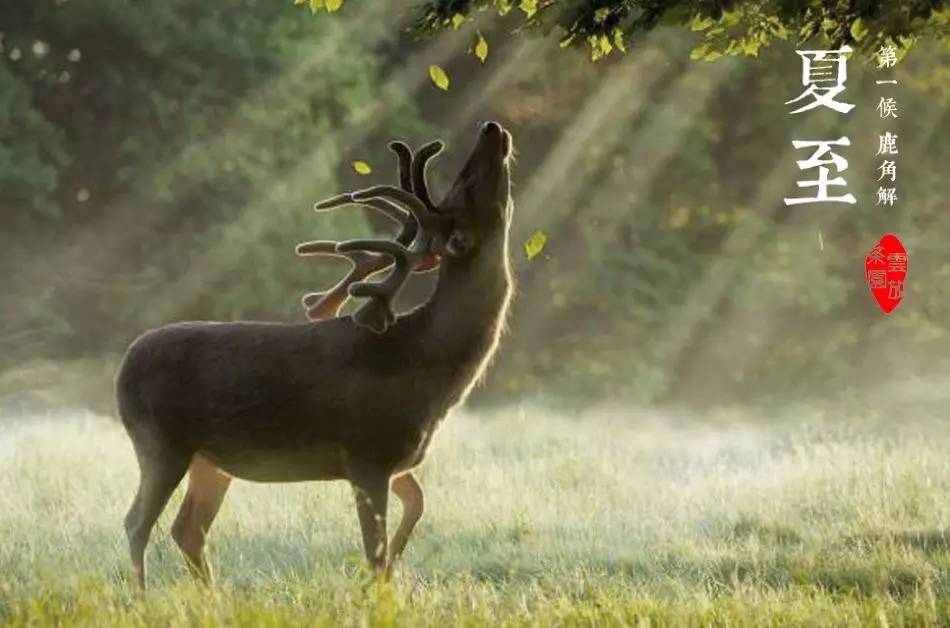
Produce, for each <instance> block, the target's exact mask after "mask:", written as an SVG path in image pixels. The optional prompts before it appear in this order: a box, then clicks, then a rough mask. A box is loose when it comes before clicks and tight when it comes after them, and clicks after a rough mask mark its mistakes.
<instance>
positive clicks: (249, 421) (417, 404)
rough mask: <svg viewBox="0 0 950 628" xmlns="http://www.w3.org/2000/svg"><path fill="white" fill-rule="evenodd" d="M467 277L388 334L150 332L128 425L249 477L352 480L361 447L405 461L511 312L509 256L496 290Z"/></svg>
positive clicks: (383, 462)
mask: <svg viewBox="0 0 950 628" xmlns="http://www.w3.org/2000/svg"><path fill="white" fill-rule="evenodd" d="M486 253H487V252H486ZM494 253H495V254H496V255H497V254H499V252H498V251H496V252H494ZM475 262H477V260H475ZM455 274H456V275H460V274H464V271H458V272H456V273H455ZM457 283H460V284H463V285H465V284H466V281H465V279H464V278H463V277H458V276H452V275H451V274H450V273H447V274H446V275H445V276H443V278H441V281H440V285H439V286H438V287H437V290H436V293H435V294H434V295H433V297H432V298H431V299H430V301H429V302H428V303H427V304H426V305H424V306H422V307H420V308H417V309H416V310H414V311H413V312H411V313H409V314H407V315H404V316H402V317H400V318H399V319H398V320H397V321H396V323H395V325H394V326H393V327H391V328H389V329H388V330H387V331H386V333H384V334H376V333H374V332H372V331H369V330H367V329H364V328H362V327H359V326H357V325H356V324H355V323H354V322H353V321H352V320H351V319H350V318H334V319H330V320H327V321H323V322H320V323H302V324H281V323H254V322H238V323H208V322H198V323H178V324H174V325H169V326H167V327H163V328H161V329H158V330H155V331H151V332H148V333H146V334H145V335H143V336H142V337H140V338H139V339H138V340H136V342H135V343H133V344H132V346H131V347H130V349H129V352H128V355H127V357H126V359H125V362H124V365H123V367H122V369H121V370H120V374H119V378H118V386H117V389H118V391H119V408H120V414H121V416H122V417H123V420H124V422H125V425H126V428H127V429H128V431H129V432H130V434H141V435H142V437H144V438H149V439H154V440H158V441H162V442H166V443H169V444H170V445H169V446H174V447H178V448H182V449H183V450H187V451H190V452H191V453H192V454H195V453H198V454H201V455H202V456H204V457H205V458H207V459H208V460H209V461H211V462H213V463H215V465H217V466H218V467H219V468H221V469H222V470H223V471H225V472H227V473H228V474H229V475H231V476H234V477H238V478H242V479H246V480H253V481H258V482H292V481H304V480H332V479H345V478H346V477H347V472H346V461H347V459H348V458H352V457H355V458H360V457H363V458H368V459H370V460H371V461H372V462H374V463H376V464H378V465H380V466H382V467H384V468H386V469H388V470H390V471H391V472H392V473H394V474H395V473H397V472H400V471H406V470H408V469H410V468H412V467H414V466H416V465H418V464H419V462H421V461H422V456H423V455H424V454H425V448H426V446H427V445H428V443H429V441H430V439H431V436H432V433H433V431H434V429H435V428H436V427H437V424H438V423H439V422H440V421H441V419H442V418H444V417H445V415H446V413H447V412H448V411H449V409H450V408H451V407H452V406H454V405H455V404H456V403H458V402H459V401H460V400H461V399H462V397H463V396H464V393H465V392H466V390H467V388H468V387H469V386H470V385H471V384H472V383H473V382H474V381H475V379H477V377H478V375H479V373H480V371H481V369H482V367H483V365H484V364H485V362H486V361H487V360H488V359H490V356H491V353H492V349H493V348H494V345H495V344H496V343H497V339H498V334H499V332H500V329H501V325H502V322H503V317H504V313H505V309H506V304H507V301H508V299H509V294H510V282H509V279H508V269H507V264H501V265H499V269H498V275H497V276H495V277H492V278H491V281H483V284H487V285H488V286H490V287H491V289H490V290H478V291H476V290H455V289H453V287H452V286H454V285H456V284H457ZM474 313H478V316H473V314H474ZM439 330H441V331H442V332H443V333H441V334H440V333H437V332H438V331H439ZM407 379H411V381H408V382H407ZM407 384H408V385H407ZM433 391H437V392H433Z"/></svg>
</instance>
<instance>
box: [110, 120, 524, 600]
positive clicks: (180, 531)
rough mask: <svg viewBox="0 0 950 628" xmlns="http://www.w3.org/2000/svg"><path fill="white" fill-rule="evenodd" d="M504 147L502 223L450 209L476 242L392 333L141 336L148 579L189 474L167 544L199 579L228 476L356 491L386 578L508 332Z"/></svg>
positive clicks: (334, 330) (139, 558) (140, 497)
mask: <svg viewBox="0 0 950 628" xmlns="http://www.w3.org/2000/svg"><path fill="white" fill-rule="evenodd" d="M494 127H495V128H497V133H496V131H495V128H492V129H488V127H487V125H486V129H488V130H483V132H482V134H481V136H480V142H479V144H478V146H476V151H475V153H473V156H472V158H471V159H470V162H469V165H468V166H466V170H468V171H469V172H468V176H467V178H466V184H465V185H469V186H471V185H472V180H473V179H472V177H473V172H472V170H473V167H472V164H473V163H474V164H475V166H480V164H481V163H482V161H483V160H486V159H487V157H486V155H485V154H484V153H486V151H488V148H486V146H488V147H489V148H491V149H492V150H494V151H496V152H497V151H499V146H501V144H500V143H499V142H501V140H498V139H493V140H492V141H489V140H486V139H485V138H486V137H490V138H496V137H497V136H500V133H502V130H501V129H500V127H498V126H497V125H494ZM504 133H505V136H507V133H506V132H504ZM501 137H502V138H503V137H504V136H501ZM507 141H508V142H510V139H508V140H507ZM492 142H494V143H492ZM492 147H493V148H492ZM479 151H481V153H480V152H479ZM509 151H510V145H508V146H506V147H504V146H503V147H502V149H501V152H499V154H498V155H497V156H495V157H494V159H487V162H488V163H490V164H491V167H492V168H501V167H502V166H504V168H503V170H500V171H499V174H498V176H497V181H496V180H491V181H490V183H491V184H490V185H488V186H487V187H488V192H490V194H488V196H489V197H490V198H491V199H492V203H493V204H495V205H497V204H498V203H503V204H504V207H501V208H500V211H501V212H502V213H501V214H500V217H501V220H496V219H495V218H494V217H492V216H489V218H485V217H484V216H482V217H479V216H478V215H468V214H467V213H466V212H468V211H469V210H468V209H465V208H466V207H467V204H466V203H468V201H465V199H463V198H462V196H460V195H461V194H462V193H461V192H459V193H458V194H455V195H454V198H456V199H457V200H456V204H457V207H456V208H455V209H454V210H453V209H452V207H451V205H450V206H449V207H448V208H447V209H446V210H445V211H446V212H447V214H446V215H451V214H449V213H448V212H453V211H454V212H455V213H456V214H457V215H455V216H454V217H453V221H454V222H453V224H455V225H456V228H458V229H461V230H464V231H465V234H464V235H465V238H468V239H472V238H474V239H475V240H476V241H477V246H474V247H472V248H471V249H470V250H469V248H467V247H466V248H465V252H464V254H460V255H457V256H451V257H450V256H446V258H445V259H444V260H443V262H442V267H441V272H440V276H439V280H438V283H437V286H436V289H435V292H434V293H433V295H432V297H431V298H430V299H429V300H428V301H427V302H426V303H425V304H423V305H421V306H420V307H417V308H416V309H414V310H413V311H411V312H409V313H407V314H405V315H403V316H400V317H399V318H397V319H395V320H394V322H393V323H392V324H391V326H389V327H388V328H386V329H385V331H384V332H383V333H376V332H374V331H372V330H370V329H367V328H366V327H364V326H361V325H358V324H357V323H356V322H354V320H353V319H352V318H350V317H346V318H332V319H328V320H323V321H319V322H311V323H303V324H282V323H257V322H235V323H214V322H194V323H178V324H173V325H169V326H166V327H163V328H161V329H158V330H154V331H151V332H148V333H146V334H144V335H143V336H141V337H140V338H139V339H137V340H136V341H135V342H134V343H133V344H132V345H131V346H130V348H129V351H128V353H127V355H126V357H125V360H124V361H123V364H122V366H121V367H120V370H119V374H118V376H117V381H116V386H117V399H118V405H119V412H120V415H121V417H122V421H123V423H124V425H125V427H126V430H127V431H128V433H129V435H130V437H131V439H132V441H133V445H134V447H135V451H136V454H137V457H138V459H139V464H140V467H141V471H142V478H141V485H140V488H139V492H138V494H137V495H136V498H135V501H134V503H133V505H132V508H131V510H130V511H129V514H128V516H127V518H126V529H127V531H128V534H129V542H130V548H131V551H132V562H133V570H134V571H135V573H136V577H137V579H138V581H139V583H140V584H143V586H144V562H143V561H144V549H145V545H146V544H147V541H148V536H149V533H150V531H151V528H152V526H153V525H154V522H155V520H156V519H157V517H158V515H159V514H160V513H161V510H162V509H163V508H164V505H165V503H166V502H167V500H168V498H169V496H170V495H171V493H172V492H173V491H174V488H175V487H176V486H177V484H178V483H179V482H180V480H181V478H182V477H183V476H184V474H185V472H186V471H187V470H188V469H189V468H190V469H191V477H190V483H189V491H188V493H187V495H186V497H185V500H184V502H183V504H182V508H181V511H180V512H179V514H178V517H177V518H176V522H175V525H174V527H173V535H174V536H175V538H176V541H178V543H179V545H180V546H181V548H182V550H183V551H184V553H185V555H186V557H187V558H188V560H189V564H190V565H191V567H192V568H193V570H194V571H195V572H196V573H197V575H200V576H202V577H205V578H210V570H209V567H208V565H207V562H206V560H205V557H204V552H203V549H204V540H205V536H206V534H207V531H208V528H209V527H210V525H211V522H212V521H213V519H214V517H215V515H216V513H217V511H218V508H219V507H220V504H221V501H222V500H223V497H224V493H225V492H226V490H227V487H228V485H229V482H230V478H231V477H238V478H242V479H246V480H252V481H258V482H293V481H307V480H337V479H345V480H348V481H349V482H351V483H352V484H353V486H354V488H355V489H356V490H357V492H358V494H359V499H358V511H359V514H360V522H361V526H362V529H363V540H364V544H365V549H366V553H367V557H368V558H369V560H370V562H371V564H372V565H373V566H374V567H376V568H377V569H379V570H385V569H387V568H388V567H389V565H390V563H391V561H392V559H393V558H395V557H396V556H397V555H398V554H399V552H401V550H402V549H403V547H404V546H405V543H406V541H407V540H408V536H409V534H410V533H411V531H412V527H413V526H414V524H415V522H416V521H417V520H418V518H419V516H421V514H422V493H421V489H420V488H419V486H418V483H417V482H416V481H415V479H414V478H413V477H412V476H411V474H409V473H408V472H409V471H410V470H411V469H412V468H413V467H415V466H417V465H418V464H419V463H420V462H421V461H422V459H423V457H424V456H425V453H426V450H427V448H428V446H429V444H430V442H431V440H432V436H433V433H434V432H435V430H436V428H437V427H438V425H439V423H440V422H441V421H442V419H443V418H444V417H445V416H446V414H447V413H448V411H449V410H450V409H451V408H452V407H453V406H454V405H456V404H457V403H459V402H460V401H461V400H462V399H464V397H465V396H466V395H467V393H468V391H469V390H470V389H471V387H472V386H473V385H474V383H475V382H476V380H477V379H478V378H479V376H480V375H481V373H482V371H483V370H484V368H485V366H486V364H487V363H488V361H489V360H490V359H491V356H492V354H493V352H494V351H495V349H496V347H497V344H498V338H499V335H500V333H501V330H502V327H503V325H504V317H505V314H506V311H507V307H508V302H509V299H510V295H511V278H510V271H509V264H508V258H507V240H508V221H509V219H510V210H511V208H510V201H509V199H508V187H507V185H508V183H507V164H506V158H507V154H508V152H509ZM493 155H494V153H490V155H489V156H493ZM466 170H463V174H465V172H466ZM501 175H503V177H502V176H501ZM462 178H463V177H460V179H462ZM484 179H485V177H484V176H482V178H481V183H482V185H485V180H484ZM462 187H464V186H462ZM462 187H460V188H459V189H460V190H461V189H462ZM495 188H498V189H495ZM463 196H464V195H463ZM502 196H503V198H501V197H502ZM496 197H497V198H496ZM466 198H467V197H466ZM468 204H470V203H468ZM498 209H499V208H497V207H494V208H493V209H492V210H490V211H495V210H498ZM473 211H474V210H473ZM473 220H474V221H475V222H474V223H473V222H472V221H473ZM459 237H461V236H459ZM466 241H468V240H466ZM456 246H460V245H458V244H457V243H456ZM390 483H392V490H393V492H395V493H396V494H397V496H399V497H400V498H401V499H402V501H403V504H404V517H403V521H402V522H401V525H400V527H399V530H398V531H397V533H396V537H395V538H394V539H393V546H392V550H393V551H392V552H391V553H389V552H387V551H386V544H387V540H386V531H385V513H386V497H387V494H388V492H389V490H390ZM380 521H381V522H382V523H381V528H380Z"/></svg>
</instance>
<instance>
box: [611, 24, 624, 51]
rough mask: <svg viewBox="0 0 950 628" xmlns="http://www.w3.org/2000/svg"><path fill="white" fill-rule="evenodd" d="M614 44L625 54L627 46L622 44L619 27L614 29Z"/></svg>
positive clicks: (621, 34) (621, 33)
mask: <svg viewBox="0 0 950 628" xmlns="http://www.w3.org/2000/svg"><path fill="white" fill-rule="evenodd" d="M614 46H616V47H617V50H619V51H620V52H622V53H625V54H626V52H627V48H626V47H625V46H624V45H623V31H622V30H620V29H619V28H615V29H614Z"/></svg>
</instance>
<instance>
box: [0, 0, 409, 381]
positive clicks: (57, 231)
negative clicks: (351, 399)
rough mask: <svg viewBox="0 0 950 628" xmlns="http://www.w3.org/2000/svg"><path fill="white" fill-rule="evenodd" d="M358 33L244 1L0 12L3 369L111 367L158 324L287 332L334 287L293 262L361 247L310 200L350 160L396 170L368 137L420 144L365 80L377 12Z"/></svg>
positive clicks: (392, 97) (383, 26) (385, 26)
mask: <svg viewBox="0 0 950 628" xmlns="http://www.w3.org/2000/svg"><path fill="white" fill-rule="evenodd" d="M357 18H359V20H358V22H357V23H346V22H343V21H340V20H325V21H318V20H308V19H301V17H300V16H298V15H295V14H294V13H293V12H288V11H286V10H282V9H281V8H280V7H273V6H270V5H268V4H267V3H264V2H256V1H254V0H232V1H225V2H215V3H198V4H196V3H193V2H190V1H187V0H173V1H171V2H148V3H133V4H129V3H127V2H124V1H121V0H85V1H83V2H65V1H61V0H40V1H34V0H11V1H9V2H4V4H3V7H2V9H0V28H2V29H3V32H2V39H0V44H2V47H0V138H2V140H3V141H2V143H0V208H2V212H3V221H4V229H3V231H2V233H0V268H3V269H4V271H5V274H6V275H7V276H8V277H9V282H8V283H5V290H4V294H3V295H0V309H2V310H3V312H4V320H3V328H4V329H3V333H0V340H2V339H3V338H6V337H8V335H9V337H10V338H15V339H17V343H15V344H16V348H15V350H14V349H13V348H11V349H10V350H7V351H3V352H0V353H2V359H3V360H4V361H5V362H7V363H8V364H15V363H18V362H19V361H20V360H22V358H23V357H24V356H36V355H42V354H44V353H46V354H54V355H55V354H57V353H59V354H66V355H82V354H85V353H88V352H90V351H93V350H100V351H101V350H103V349H106V348H107V347H108V348H111V350H113V351H117V350H120V349H121V347H122V346H123V345H124V344H125V343H126V342H127V341H128V340H129V339H130V337H131V336H133V335H135V334H136V333H139V332H140V331H141V330H142V329H144V328H146V327H148V326H150V325H154V324H158V323H163V322H167V321H168V320H174V319H182V318H190V317H201V318H209V317H215V318H225V319H227V318H253V317H260V316H266V317H270V318H273V317H274V313H275V311H276V312H280V313H281V315H282V316H284V317H286V318H289V319H299V318H300V316H301V312H300V306H299V304H298V303H297V302H296V295H299V294H301V293H302V292H304V291H306V290H308V289H312V288H314V287H318V286H320V285H321V284H322V283H323V282H325V281H327V280H328V279H329V278H330V277H332V276H335V274H336V273H337V272H339V270H338V269H336V268H316V267H315V266H314V265H312V264H308V263H306V262H305V261H301V260H299V259H297V258H296V257H295V256H294V254H293V245H294V244H295V243H296V242H297V241H299V240H301V239H308V238H310V237H312V236H314V235H316V234H320V233H321V230H322V234H323V235H324V236H328V237H332V236H334V235H337V236H338V235H340V234H342V233H349V234H351V235H352V234H355V233H364V234H365V232H366V228H367V226H366V224H365V217H364V215H363V214H362V213H361V212H360V211H357V210H354V211H352V212H349V213H347V212H341V213H339V214H338V215H333V216H329V217H326V218H320V217H317V216H315V215H314V214H313V213H312V212H311V211H309V208H310V207H311V205H312V204H313V202H314V200H315V199H316V198H318V197H320V196H321V195H329V194H331V193H335V192H336V191H337V187H338V182H337V179H338V178H339V177H340V176H354V177H355V176H358V175H356V174H355V173H353V172H352V171H351V170H349V168H348V167H346V166H345V165H343V164H348V163H349V162H350V161H351V160H352V159H353V158H354V157H355V156H359V157H360V158H363V159H366V160H368V161H370V162H376V163H380V164H383V163H385V164H386V165H389V164H391V163H392V160H391V157H390V156H389V155H388V153H387V151H386V149H385V144H384V143H383V142H380V141H373V142H372V145H371V146H368V145H367V143H368V142H370V141H371V140H376V139H377V138H375V136H374V133H377V131H375V129H385V135H386V136H387V137H389V134H390V133H395V134H403V135H404V136H406V135H412V134H414V133H415V131H417V130H418V129H420V128H423V125H422V124H421V123H420V122H419V120H418V116H416V115H415V113H414V109H413V107H412V106H411V105H410V104H409V101H408V97H409V90H408V89H407V88H406V87H405V86H404V85H402V84H400V83H398V82H395V81H391V80H386V79H384V78H383V77H382V76H381V67H382V64H383V63H384V62H385V59H386V58H387V57H388V54H387V53H388V50H389V49H390V48H391V47H392V46H393V45H394V38H395V37H396V36H397V35H398V33H394V32H393V30H392V29H391V28H390V23H389V21H388V9H386V8H385V7H382V6H379V5H375V4H374V6H371V7H363V8H362V9H361V11H360V15H358V16H357ZM357 31H358V33H359V35H358V36H354V33H355V32H357ZM347 172H348V174H347ZM387 172H390V170H387ZM327 266H329V265H327ZM24 334H25V335H24ZM23 338H29V339H30V340H31V341H32V342H20V340H21V339H23ZM104 343H105V344H104ZM11 346H12V345H11Z"/></svg>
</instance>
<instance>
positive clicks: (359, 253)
mask: <svg viewBox="0 0 950 628" xmlns="http://www.w3.org/2000/svg"><path fill="white" fill-rule="evenodd" d="M442 147H443V144H442V142H439V141H435V142H430V143H428V144H425V145H424V146H422V147H421V148H420V149H419V151H418V152H417V153H416V154H415V155H413V154H412V151H411V150H410V148H409V146H407V145H406V144H405V143H403V142H392V143H391V144H390V145H389V148H390V150H392V151H393V152H394V153H395V154H396V157H397V159H398V164H399V168H398V174H399V186H398V187H397V186H393V185H376V186H372V187H369V188H366V189H364V190H357V191H356V192H350V193H345V194H338V195H337V196H333V197H331V198H328V199H326V200H323V201H320V202H318V203H316V204H315V205H314V209H316V210H317V211H327V210H330V209H335V208H337V207H341V206H344V205H361V206H364V207H369V208H371V209H375V210H376V211H379V212H380V213H382V214H384V215H385V216H387V217H389V218H391V219H392V220H394V221H396V222H398V223H399V224H400V225H401V230H400V232H399V234H398V235H397V236H396V238H395V240H350V241H347V242H339V243H337V242H332V241H326V240H318V241H314V242H304V243H302V244H300V245H298V246H297V254H298V255H302V256H332V257H340V258H344V259H348V260H349V261H350V262H351V263H352V264H353V267H352V268H351V269H350V272H349V273H347V275H346V276H345V277H344V278H343V279H342V280H340V282H338V283H337V284H336V285H335V286H333V287H332V288H331V289H330V290H328V291H326V292H323V293H310V294H307V295H305V296H304V297H303V305H304V307H305V308H306V309H307V317H308V318H309V319H310V320H314V321H316V320H323V319H325V318H331V317H333V316H337V315H339V312H340V309H341V308H342V307H343V305H344V304H345V303H346V301H347V299H348V298H349V297H350V296H352V297H363V298H369V299H370V300H369V301H367V302H366V303H364V304H363V305H362V306H361V307H360V308H359V309H357V310H356V311H355V312H354V313H353V319H354V320H355V321H356V323H357V324H359V325H362V326H364V327H368V328H370V329H372V330H373V331H375V332H377V333H382V332H384V331H385V330H386V328H387V327H388V326H389V325H391V324H392V323H393V322H394V321H395V319H396V315H395V312H394V311H393V308H392V300H393V298H395V296H396V294H397V293H398V292H399V290H400V289H401V288H402V286H403V284H405V282H406V279H407V278H408V276H409V274H410V273H411V272H413V271H415V272H424V271H428V270H432V269H433V268H436V267H438V265H439V258H438V254H439V252H440V251H441V250H442V248H443V246H444V235H443V234H442V230H443V226H444V223H445V221H444V218H443V217H442V216H440V215H439V213H438V210H437V208H436V206H435V205H434V204H433V203H432V200H431V197H430V195H429V191H428V185H427V183H426V165H427V163H428V161H429V160H430V159H431V158H432V157H434V156H435V155H437V154H438V153H439V152H440V151H441V150H442ZM390 266H392V269H391V270H390V272H389V274H388V275H387V276H386V277H385V278H384V279H383V280H382V281H381V282H379V283H369V282H367V281H366V279H368V278H369V277H371V276H372V275H375V274H376V273H378V272H380V271H383V270H385V269H386V268H389V267H390Z"/></svg>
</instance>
